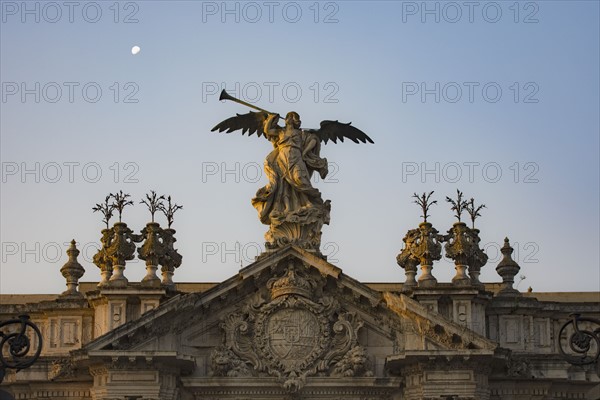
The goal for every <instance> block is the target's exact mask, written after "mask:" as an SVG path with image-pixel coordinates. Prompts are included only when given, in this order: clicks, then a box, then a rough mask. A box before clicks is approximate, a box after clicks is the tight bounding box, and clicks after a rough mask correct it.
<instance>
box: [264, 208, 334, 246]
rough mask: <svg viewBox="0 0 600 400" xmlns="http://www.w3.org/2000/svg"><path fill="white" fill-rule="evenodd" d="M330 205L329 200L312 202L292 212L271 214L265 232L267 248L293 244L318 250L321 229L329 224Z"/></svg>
mask: <svg viewBox="0 0 600 400" xmlns="http://www.w3.org/2000/svg"><path fill="white" fill-rule="evenodd" d="M330 210H331V206H330V203H329V200H327V201H326V202H325V203H323V204H320V205H319V204H313V205H311V206H310V207H308V206H307V207H304V208H302V209H300V210H296V211H294V212H289V213H288V212H284V213H281V214H276V213H273V214H272V215H271V224H270V228H269V230H268V231H267V233H266V234H265V240H266V241H267V242H266V243H265V247H266V249H267V250H275V249H279V248H283V247H285V246H287V245H293V246H296V247H299V248H301V249H306V250H312V251H319V249H320V247H321V229H322V228H323V225H324V224H329V213H330Z"/></svg>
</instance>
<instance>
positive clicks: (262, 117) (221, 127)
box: [211, 111, 269, 137]
mask: <svg viewBox="0 0 600 400" xmlns="http://www.w3.org/2000/svg"><path fill="white" fill-rule="evenodd" d="M268 115H269V114H267V113H266V112H263V111H260V112H253V111H250V112H249V113H248V114H236V116H235V117H231V118H227V119H226V120H225V121H223V122H220V123H219V124H217V125H216V126H215V127H214V128H212V129H211V132H214V131H216V130H218V131H219V132H223V131H225V133H231V132H233V131H237V130H239V129H241V130H242V135H243V134H245V133H246V132H248V136H252V135H253V134H254V133H255V132H256V134H257V135H258V136H259V137H260V136H263V135H264V136H266V135H265V131H264V124H265V121H266V119H267V117H268Z"/></svg>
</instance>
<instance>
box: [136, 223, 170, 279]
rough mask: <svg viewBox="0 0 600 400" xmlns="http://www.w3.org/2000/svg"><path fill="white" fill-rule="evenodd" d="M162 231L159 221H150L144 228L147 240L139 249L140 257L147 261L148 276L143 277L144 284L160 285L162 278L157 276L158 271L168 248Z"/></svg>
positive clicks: (143, 235) (144, 236) (143, 231)
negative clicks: (160, 261)
mask: <svg viewBox="0 0 600 400" xmlns="http://www.w3.org/2000/svg"><path fill="white" fill-rule="evenodd" d="M161 232H162V229H161V227H160V225H159V224H158V222H148V223H147V224H146V227H145V228H144V229H142V237H143V238H144V239H145V241H144V243H143V244H142V247H140V248H139V249H138V255H139V258H140V259H142V260H144V261H146V276H144V278H143V279H142V286H150V287H159V286H160V278H159V277H158V276H156V271H157V270H158V264H159V260H160V259H161V258H162V257H163V256H164V253H165V250H166V249H165V246H164V243H163V240H162V237H161Z"/></svg>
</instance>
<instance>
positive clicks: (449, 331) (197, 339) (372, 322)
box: [78, 246, 495, 376]
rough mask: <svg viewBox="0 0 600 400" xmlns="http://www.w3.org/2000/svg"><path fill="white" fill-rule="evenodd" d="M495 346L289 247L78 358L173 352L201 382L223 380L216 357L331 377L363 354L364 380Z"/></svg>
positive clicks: (102, 340)
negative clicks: (434, 355)
mask: <svg viewBox="0 0 600 400" xmlns="http://www.w3.org/2000/svg"><path fill="white" fill-rule="evenodd" d="M265 343H268V345H267V344H265ZM494 347H495V345H494V344H493V343H492V342H490V341H489V340H487V339H485V338H483V337H481V336H480V335H477V334H475V333H473V332H471V331H470V330H468V329H466V328H465V327H464V326H460V325H458V324H456V323H454V322H451V321H449V320H448V319H446V318H445V317H443V316H441V315H440V314H437V313H434V312H431V311H428V310H427V308H425V307H423V306H422V305H421V304H419V303H418V302H416V301H415V300H412V299H410V298H409V297H407V296H405V295H403V294H401V293H392V292H379V291H376V290H373V289H371V288H370V287H368V286H367V285H365V284H362V283H360V282H358V281H357V280H355V279H353V278H351V277H349V276H347V275H345V274H343V272H342V270H341V269H340V268H338V267H336V266H334V265H333V264H330V263H328V262H327V261H326V260H324V259H323V258H321V257H319V256H317V255H315V254H312V253H310V252H308V251H305V250H302V249H298V248H295V247H292V246H290V247H287V248H284V249H281V250H279V251H277V252H273V253H270V254H268V255H265V256H263V257H261V258H260V259H259V260H257V261H256V262H255V263H253V264H251V265H249V266H247V267H245V268H243V269H242V270H240V271H239V273H238V274H236V275H235V276H233V277H231V278H230V279H228V280H226V281H224V282H222V283H220V284H218V285H217V286H215V287H213V288H211V289H209V290H207V291H204V292H198V293H187V294H181V295H178V296H176V297H174V298H172V299H170V300H168V301H166V302H165V303H163V304H161V305H160V306H159V307H157V308H156V309H154V310H152V311H149V312H147V313H146V314H144V315H143V316H142V317H141V318H139V319H137V320H135V321H131V322H129V323H127V324H125V325H122V326H120V327H118V328H116V329H114V330H113V331H111V332H108V333H107V334H105V335H103V336H101V337H99V338H97V339H96V340H94V341H93V342H91V343H89V344H88V345H87V346H85V347H84V348H83V349H82V350H81V351H79V352H78V353H79V354H86V353H87V354H95V355H99V354H102V352H106V353H107V354H109V353H112V352H114V351H120V352H122V353H123V354H126V353H127V352H144V351H146V352H156V351H172V352H176V353H177V354H182V355H185V356H191V357H194V358H195V359H196V365H197V368H198V371H197V373H198V374H200V375H202V374H204V375H206V376H223V372H222V371H221V372H219V371H218V366H219V360H220V359H224V360H225V361H227V363H229V364H228V365H229V368H231V363H233V362H235V363H237V365H238V367H239V369H240V370H239V371H236V372H234V374H241V375H244V374H246V373H249V371H247V369H248V366H252V367H254V369H256V370H260V371H264V372H265V373H271V374H282V373H284V374H285V373H293V374H297V373H299V372H298V371H304V372H305V373H308V372H310V371H312V372H311V373H316V372H318V371H322V373H325V371H328V372H326V373H331V371H333V370H334V369H335V368H338V367H339V365H338V364H339V363H340V362H342V359H346V358H348V357H351V356H354V358H355V359H359V360H360V359H361V357H362V358H366V357H367V354H366V353H368V358H369V359H370V365H369V367H368V369H369V370H368V371H367V367H366V366H365V368H364V369H365V371H363V372H364V373H365V374H367V373H371V371H372V370H375V369H377V368H379V369H382V368H384V367H383V365H384V364H385V360H386V358H387V357H389V356H391V355H394V354H402V353H403V352H405V351H415V350H417V351H427V350H433V351H436V350H459V349H484V348H485V349H493V348H494ZM351 350H352V351H354V353H352V354H350V353H351ZM219 352H220V353H219ZM294 352H297V353H298V354H297V355H293V354H294ZM361 352H362V353H361ZM363 353H365V354H363ZM219 357H220V358H219ZM232 360H233V361H232ZM282 360H283V361H282ZM225 361H223V362H225ZM215 370H217V371H216V372H215ZM290 371H292V372H290ZM294 371H295V372H294ZM315 371H316V372H315ZM338 372H339V371H338ZM381 372H382V371H381ZM346 373H349V372H346ZM219 374H220V375H219ZM226 374H227V373H226Z"/></svg>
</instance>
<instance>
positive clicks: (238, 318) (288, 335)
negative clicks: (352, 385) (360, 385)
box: [211, 262, 372, 393]
mask: <svg viewBox="0 0 600 400" xmlns="http://www.w3.org/2000/svg"><path fill="white" fill-rule="evenodd" d="M324 283H325V279H324V278H323V277H322V276H319V277H314V276H312V275H308V274H306V273H304V272H301V271H300V269H299V268H298V263H295V262H290V264H289V266H288V267H287V269H286V270H285V272H284V273H283V274H282V275H280V276H278V277H276V278H273V279H271V280H270V281H269V282H268V283H267V287H268V288H269V290H270V299H269V300H268V301H262V302H261V301H259V302H258V303H256V304H251V305H249V306H247V307H245V308H244V310H243V311H242V312H239V313H235V314H232V315H229V316H228V317H226V318H225V319H224V320H223V321H222V323H221V327H222V329H223V331H224V337H225V339H224V346H223V347H221V348H218V349H216V350H215V351H214V352H213V354H212V357H211V359H212V372H211V373H212V375H213V376H274V377H276V378H277V380H278V382H279V383H280V385H281V386H282V387H283V388H284V389H285V390H286V391H287V392H289V393H295V392H298V391H299V390H301V389H302V387H303V386H304V384H305V381H306V378H307V377H309V376H343V377H359V376H372V371H371V370H370V365H369V362H368V357H367V354H366V351H365V349H364V348H363V347H362V346H361V345H359V343H358V331H359V329H360V328H361V327H362V326H363V322H362V321H361V320H360V319H359V318H358V317H357V316H356V314H354V313H351V312H345V311H344V310H343V309H342V308H341V306H340V304H339V302H338V301H337V300H336V299H334V298H333V297H330V296H326V295H323V296H320V297H316V296H315V295H314V293H315V292H316V290H315V289H317V287H322V286H323V285H324Z"/></svg>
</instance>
